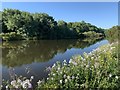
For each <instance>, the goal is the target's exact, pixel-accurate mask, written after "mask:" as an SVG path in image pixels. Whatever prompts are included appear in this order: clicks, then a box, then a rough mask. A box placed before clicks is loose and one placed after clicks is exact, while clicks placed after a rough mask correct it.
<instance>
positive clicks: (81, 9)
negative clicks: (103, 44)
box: [2, 2, 118, 29]
mask: <svg viewBox="0 0 120 90" xmlns="http://www.w3.org/2000/svg"><path fill="white" fill-rule="evenodd" d="M4 8H11V9H19V10H22V11H27V12H31V13H35V12H38V13H47V14H49V15H50V16H53V17H54V19H55V20H56V21H58V20H64V21H66V22H80V21H82V20H84V21H85V22H88V23H91V24H93V25H96V26H97V27H101V28H105V29H107V28H111V27H112V26H114V25H118V3H117V2H3V3H2V10H3V9H4Z"/></svg>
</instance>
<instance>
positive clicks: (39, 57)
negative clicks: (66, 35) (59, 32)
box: [2, 40, 98, 67]
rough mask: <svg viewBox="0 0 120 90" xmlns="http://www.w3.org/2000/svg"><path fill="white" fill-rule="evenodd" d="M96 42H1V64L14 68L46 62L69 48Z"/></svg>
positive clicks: (83, 46) (87, 45) (82, 46)
mask: <svg viewBox="0 0 120 90" xmlns="http://www.w3.org/2000/svg"><path fill="white" fill-rule="evenodd" d="M97 41H98V40H92V41H90V40H82V41H81V40H40V41H14V42H3V44H2V61H3V62H2V64H3V66H7V67H16V66H21V65H26V64H31V63H33V62H47V61H49V60H50V59H52V58H53V57H54V56H55V55H57V54H58V53H65V52H66V50H67V49H71V48H81V49H83V48H85V47H89V46H90V45H92V44H94V43H96V42H97Z"/></svg>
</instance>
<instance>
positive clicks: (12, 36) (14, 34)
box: [0, 32, 24, 41]
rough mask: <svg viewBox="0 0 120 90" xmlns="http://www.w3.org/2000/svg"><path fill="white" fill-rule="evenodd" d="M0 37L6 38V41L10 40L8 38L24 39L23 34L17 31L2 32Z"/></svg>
mask: <svg viewBox="0 0 120 90" xmlns="http://www.w3.org/2000/svg"><path fill="white" fill-rule="evenodd" d="M0 38H2V39H4V40H6V41H8V40H22V39H24V38H23V37H22V35H21V34H18V33H15V32H11V33H5V34H3V33H1V34H0Z"/></svg>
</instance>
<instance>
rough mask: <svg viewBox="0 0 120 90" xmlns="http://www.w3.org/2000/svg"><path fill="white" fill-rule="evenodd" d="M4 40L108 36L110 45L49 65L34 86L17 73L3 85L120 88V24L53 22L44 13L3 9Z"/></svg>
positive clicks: (42, 87)
mask: <svg viewBox="0 0 120 90" xmlns="http://www.w3.org/2000/svg"><path fill="white" fill-rule="evenodd" d="M2 15H3V19H2V26H3V32H2V33H1V37H2V39H3V40H5V41H10V40H29V39H69V38H78V39H81V38H86V37H89V38H91V39H92V38H101V37H106V38H107V39H108V40H109V41H110V44H107V45H104V46H101V47H99V48H98V49H96V50H93V51H92V52H90V53H84V55H83V56H80V55H79V56H73V57H72V58H71V59H70V60H69V63H67V62H66V60H64V61H63V62H62V63H60V62H56V63H55V64H54V65H53V66H52V67H49V70H50V73H49V74H48V78H47V79H43V80H38V82H37V84H36V86H35V87H33V85H32V80H33V79H34V76H31V78H30V79H28V78H25V77H19V76H16V78H15V79H14V80H12V81H7V82H6V81H4V80H3V85H2V86H1V88H6V89H20V90H26V89H27V88H32V89H33V88H34V89H36V90H41V89H67V90H69V89H77V88H78V89H95V88H96V89H108V88H109V89H119V88H120V85H119V81H120V73H119V62H118V61H119V46H118V44H119V43H118V38H119V33H118V32H119V29H120V28H119V26H114V27H112V28H110V29H108V30H104V29H101V28H97V27H96V26H94V25H91V24H90V23H86V22H84V21H82V22H69V23H67V22H65V21H58V22H57V21H54V19H53V17H51V16H49V15H48V14H45V13H35V14H31V13H28V12H21V11H19V10H12V9H5V10H4V11H3V12H2Z"/></svg>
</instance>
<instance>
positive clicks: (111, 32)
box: [105, 25, 120, 42]
mask: <svg viewBox="0 0 120 90" xmlns="http://www.w3.org/2000/svg"><path fill="white" fill-rule="evenodd" d="M105 36H106V38H107V39H108V40H109V41H110V42H116V41H118V40H120V26H118V25H117V26H113V27H112V28H109V29H107V30H105Z"/></svg>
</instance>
